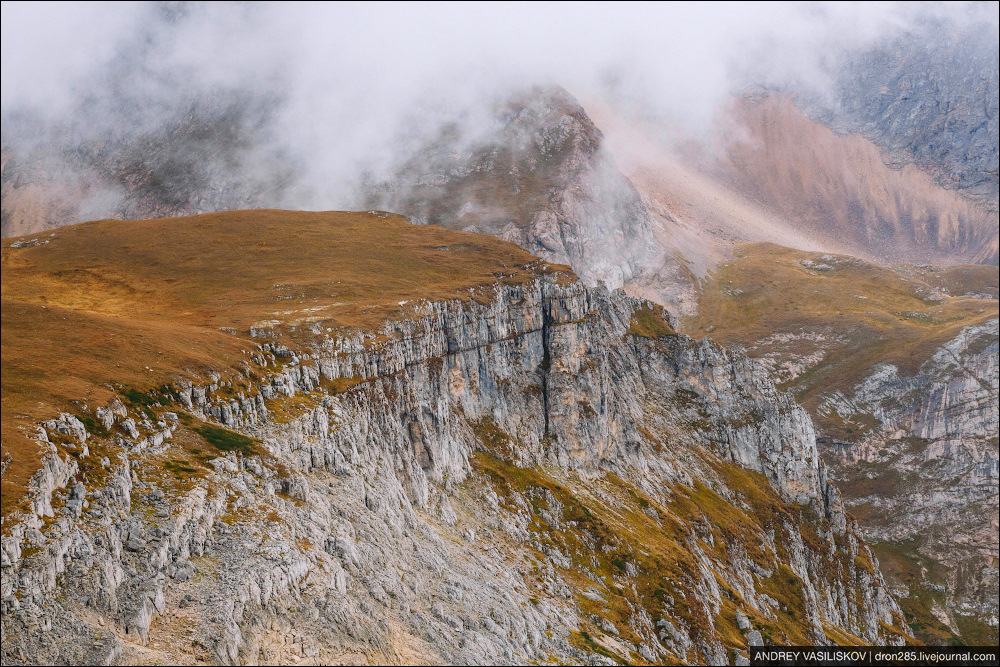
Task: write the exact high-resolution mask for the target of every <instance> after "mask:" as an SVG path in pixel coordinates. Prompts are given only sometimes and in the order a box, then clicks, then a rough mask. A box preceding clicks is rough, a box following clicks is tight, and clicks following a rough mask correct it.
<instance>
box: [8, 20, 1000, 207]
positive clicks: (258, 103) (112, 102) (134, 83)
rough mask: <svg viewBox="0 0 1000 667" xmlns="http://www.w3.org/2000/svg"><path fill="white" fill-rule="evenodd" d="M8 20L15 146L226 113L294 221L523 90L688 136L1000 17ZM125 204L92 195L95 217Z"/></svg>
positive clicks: (340, 201) (149, 129)
mask: <svg viewBox="0 0 1000 667" xmlns="http://www.w3.org/2000/svg"><path fill="white" fill-rule="evenodd" d="M2 13H3V15H2V114H3V144H4V149H5V152H14V153H18V154H29V153H30V152H31V150H32V148H33V147H37V146H39V145H41V146H49V145H61V146H63V147H65V146H66V145H74V146H75V145H79V144H81V143H84V142H86V141H89V140H97V141H101V142H107V141H118V142H128V141H130V140H131V139H132V138H134V137H137V136H140V135H143V134H149V133H155V132H156V131H158V128H166V127H176V126H177V125H178V123H183V122H186V121H185V119H188V120H189V119H190V118H191V117H194V116H198V115H199V114H201V115H208V116H212V115H213V114H216V115H218V114H223V115H225V114H229V116H227V118H229V121H227V122H230V121H231V122H233V123H236V127H238V128H241V130H240V131H245V132H247V133H248V136H250V137H251V139H250V140H249V141H248V142H244V143H245V144H246V145H243V144H241V145H240V149H239V155H237V156H236V157H233V156H232V155H228V154H227V156H225V159H226V160H229V161H230V162H231V161H232V160H237V161H239V162H240V163H241V164H242V165H243V168H244V169H249V170H251V171H253V172H257V173H259V175H260V179H261V183H263V182H265V181H267V180H268V179H269V178H270V177H271V175H270V174H268V173H265V172H269V171H270V170H273V169H282V170H285V173H286V176H285V177H284V178H285V181H287V182H289V183H290V185H289V187H288V188H286V189H285V190H283V193H284V194H282V201H281V202H280V203H281V204H282V205H285V206H288V207H301V208H339V207H343V206H346V205H349V204H350V201H349V200H350V193H351V185H350V184H351V183H352V182H353V181H354V180H356V179H357V177H358V175H359V174H360V173H362V171H367V172H370V173H375V174H386V173H389V172H390V171H391V170H392V168H393V166H394V165H396V164H398V163H399V162H400V161H401V160H405V159H406V158H407V157H409V156H410V154H411V151H412V150H413V148H414V147H415V146H416V145H417V144H418V143H419V142H421V141H423V140H424V138H425V137H427V136H428V135H429V134H430V133H432V132H433V131H434V130H435V129H436V128H438V127H440V126H441V124H442V123H444V122H447V121H453V122H454V121H457V122H460V123H461V125H462V127H463V133H464V136H466V137H468V138H470V139H474V138H475V137H476V136H477V134H478V133H481V132H487V131H489V129H490V123H491V122H492V116H491V114H490V113H489V110H490V107H491V104H492V103H493V102H494V101H496V100H499V99H502V98H504V97H505V96H507V95H509V94H511V93H512V92H514V91H517V90H522V89H524V88H526V87H530V86H534V85H549V84H556V85H561V86H563V87H564V88H566V89H567V90H569V91H570V92H571V93H573V94H574V95H576V96H578V97H580V98H582V99H586V98H597V97H599V98H603V99H606V100H611V101H612V102H613V103H616V104H620V105H622V106H629V107H630V108H639V109H641V110H642V111H643V113H648V114H654V115H656V116H657V117H658V118H661V119H663V122H665V123H667V124H670V125H671V126H672V127H674V128H676V130H677V131H678V132H680V133H691V134H697V133H700V132H704V131H705V130H706V128H707V127H708V126H709V124H710V122H711V119H712V117H713V114H714V113H715V110H716V109H717V107H718V106H719V104H720V103H721V102H723V101H724V100H725V99H726V98H727V96H728V95H730V94H732V93H733V92H735V91H739V90H741V89H742V88H744V87H746V86H748V85H758V84H763V85H775V86H780V85H783V84H785V83H787V82H791V81H795V82H798V83H799V84H803V85H807V86H808V87H809V88H810V89H811V90H814V91H817V93H818V94H822V92H823V91H824V90H825V89H826V87H827V86H828V85H829V81H828V79H827V78H828V76H829V71H830V68H829V63H830V61H831V59H835V58H836V57H837V54H838V53H841V52H844V51H847V50H850V49H858V48H863V47H864V46H865V45H868V44H873V43H876V42H877V41H878V40H880V39H883V38H885V36H886V35H890V34H892V33H894V32H898V31H901V30H906V29H908V27H909V26H910V25H911V24H912V23H913V22H914V21H915V20H918V19H921V20H922V19H926V17H928V16H940V17H943V18H945V19H947V20H949V21H981V20H991V21H994V22H995V21H996V5H995V3H987V4H985V5H984V4H976V3H969V4H948V5H944V4H933V3H931V4H923V3H922V4H913V3H908V4H900V3H796V4H787V3H742V2H740V3H710V4H698V3H691V4H674V3H671V4H644V3H635V4H625V3H612V4H579V5H567V4H566V3H558V4H536V3H530V4H529V3H523V4H520V3H503V4H471V3H461V4H432V5H424V4H420V5H417V4H411V3H405V4H308V3H299V4H296V3H281V4H268V3H263V4H246V3H155V4H150V3H118V2H115V3H81V4H77V3H36V2H32V3H15V2H4V3H3V5H2ZM989 17H991V18H989ZM234 109H235V110H236V111H233V110H234ZM234 114H235V115H234ZM233 117H235V118H236V120H232V118H233ZM41 150H42V152H44V148H43V149H41ZM54 153H55V151H53V157H52V161H50V162H49V163H48V165H49V166H48V169H49V171H50V172H51V171H52V170H63V171H66V172H73V171H74V170H80V169H83V167H81V166H80V165H79V163H74V162H72V161H69V162H66V164H61V165H60V166H58V167H57V166H54V164H55V162H54V161H56V160H57V158H56V157H55V155H54ZM209 153H211V151H209ZM35 154H36V155H37V154H38V151H36V152H35ZM213 155H214V154H213ZM216 157H218V156H216ZM58 159H62V158H58ZM219 168H220V169H225V168H226V166H225V164H223V165H222V166H220V167H219ZM206 178H207V177H206ZM285 181H283V182H285ZM286 184H287V183H286ZM255 187H257V186H255ZM116 196H118V195H117V194H115V193H114V192H111V191H108V190H107V189H104V190H102V191H101V192H99V193H93V192H91V193H89V194H88V195H87V197H88V198H89V199H91V200H93V201H92V203H93V206H94V207H96V208H95V210H93V211H91V213H93V214H97V213H100V211H99V210H98V209H100V208H102V207H105V208H112V209H113V208H114V205H115V204H114V200H115V197H116Z"/></svg>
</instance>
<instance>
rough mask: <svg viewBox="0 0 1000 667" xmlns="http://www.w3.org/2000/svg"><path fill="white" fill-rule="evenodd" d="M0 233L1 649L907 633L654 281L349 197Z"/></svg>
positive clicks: (766, 392) (731, 371)
mask: <svg viewBox="0 0 1000 667" xmlns="http://www.w3.org/2000/svg"><path fill="white" fill-rule="evenodd" d="M275 229H280V230H282V233H280V234H275V233H274V230H275ZM2 252H3V255H2V259H3V333H4V336H3V355H4V360H5V361H4V367H5V368H4V378H3V382H4V391H3V401H4V406H3V407H4V410H3V422H4V423H3V427H4V433H5V437H4V441H3V444H4V452H3V459H4V476H3V479H4V488H3V491H4V507H5V515H4V518H3V530H2V561H0V566H2V568H3V573H4V576H3V579H2V586H3V590H2V604H3V611H4V613H3V616H2V619H3V620H2V624H0V628H2V632H3V644H2V649H0V650H2V652H3V658H4V662H5V663H7V662H39V663H42V662H49V661H52V660H55V659H60V660H69V661H73V662H87V663H90V662H102V663H103V662H110V661H118V660H121V661H125V662H158V661H159V662H182V661H190V660H203V661H204V660H209V661H217V662H223V663H233V662H247V661H249V662H254V661H267V662H276V661H287V660H294V659H296V658H298V659H301V658H311V659H316V660H320V661H324V662H333V661H338V660H347V659H352V656H359V655H364V656H369V657H370V658H371V659H373V660H378V661H381V662H407V663H411V662H416V661H422V660H430V661H442V662H461V663H469V662H477V661H493V662H496V661H520V660H537V659H543V658H546V659H548V658H554V659H556V660H563V661H570V662H587V661H605V660H611V661H622V660H628V661H648V662H664V661H667V662H670V661H673V662H689V661H711V662H726V661H730V660H734V659H736V658H737V657H739V656H740V655H744V656H745V650H746V647H747V646H748V645H753V644H761V643H765V642H766V643H822V644H826V643H828V642H836V643H843V644H854V643H864V642H876V643H899V642H903V641H910V640H911V638H910V636H909V634H908V631H907V630H906V629H905V627H904V618H903V614H902V610H901V609H900V608H899V607H898V605H897V603H896V601H895V599H894V598H893V595H892V593H891V592H890V591H889V589H888V588H887V587H886V584H885V582H884V581H883V579H882V576H881V574H880V573H879V569H878V565H877V562H876V560H875V559H874V557H873V556H872V554H871V552H870V550H869V549H868V547H867V545H866V544H865V542H864V541H863V540H862V539H860V537H859V534H858V530H859V529H858V526H857V524H856V523H855V521H854V520H853V519H851V518H850V517H849V516H847V515H846V514H845V513H844V512H843V506H842V502H841V500H840V496H839V493H838V491H837V489H836V488H835V487H834V486H832V485H831V484H829V482H828V481H827V472H826V467H825V466H824V465H823V463H821V461H820V458H819V455H818V451H817V449H816V440H815V437H814V432H813V428H812V425H811V421H810V419H809V417H808V415H807V414H806V412H805V411H804V410H803V409H802V408H800V407H799V406H797V405H796V404H795V403H794V401H793V400H792V399H791V397H790V396H789V395H787V394H783V393H781V392H780V391H778V390H776V388H775V386H774V384H773V383H772V382H771V380H770V379H769V378H768V375H767V372H766V371H765V369H764V367H763V366H761V365H760V364H758V363H756V362H754V361H752V360H750V359H749V358H747V357H745V356H743V355H741V354H739V353H732V352H727V351H726V350H724V349H723V348H720V347H719V346H717V345H715V344H712V343H710V342H707V341H702V342H697V341H694V340H692V339H690V338H687V337H686V336H683V335H679V334H677V333H675V332H674V330H673V329H672V328H671V326H670V324H669V322H668V319H667V318H666V316H665V313H664V312H663V311H662V309H660V308H659V307H658V306H656V305H654V304H651V303H649V302H646V301H643V300H639V299H635V298H631V297H628V296H626V295H624V294H623V293H622V292H620V291H616V292H610V291H608V290H607V289H606V288H604V287H600V286H598V287H595V288H590V287H587V286H585V285H584V284H583V283H581V282H580V281H579V280H578V279H577V278H576V276H575V275H574V274H573V273H572V272H571V271H570V270H569V269H568V268H566V267H560V266H557V265H551V264H547V263H545V262H542V261H539V260H537V259H536V258H534V257H532V256H531V255H529V254H528V253H526V252H525V251H523V250H521V249H520V248H518V247H516V246H514V245H513V244H509V243H505V242H502V241H499V240H496V239H494V238H491V237H489V236H484V235H478V234H469V233H462V232H456V231H451V230H447V229H443V228H441V227H437V226H433V225H424V226H414V225H410V224H408V223H406V221H404V220H403V219H402V218H400V217H399V216H396V215H391V214H386V213H380V212H376V211H370V212H367V213H301V212H283V211H242V212H232V213H223V214H213V215H203V216H194V217H187V218H174V219H169V220H151V221H136V222H123V221H100V222H92V223H86V224H81V225H74V226H70V227H65V228H61V229H60V230H58V231H57V232H55V233H54V234H53V233H48V232H47V233H44V234H39V235H34V236H29V237H22V238H19V239H17V240H15V241H10V240H8V241H5V242H4V244H3V251H2ZM443 257H447V258H448V261H447V262H442V261H441V259H442V258H443ZM27 331H32V332H34V335H31V336H28V335H24V334H25V332H27ZM42 334H44V335H42ZM8 434H17V435H18V437H16V438H15V437H13V436H8ZM7 508H12V510H11V509H7Z"/></svg>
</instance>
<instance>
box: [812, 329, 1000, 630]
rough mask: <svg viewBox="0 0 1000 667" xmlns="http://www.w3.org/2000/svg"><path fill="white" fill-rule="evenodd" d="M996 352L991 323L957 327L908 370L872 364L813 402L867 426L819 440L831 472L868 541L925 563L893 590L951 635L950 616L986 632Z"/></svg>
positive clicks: (994, 506) (991, 580) (992, 571)
mask: <svg viewBox="0 0 1000 667" xmlns="http://www.w3.org/2000/svg"><path fill="white" fill-rule="evenodd" d="M997 355H998V350H997V320H995V319H994V320H990V321H988V322H987V323H985V324H983V325H979V326H971V327H967V328H966V329H964V330H963V331H962V332H961V333H960V334H959V335H958V336H957V337H956V338H955V339H954V340H952V341H950V342H949V343H947V344H946V345H944V346H942V347H940V348H938V349H937V350H936V351H935V352H934V354H933V356H931V358H930V359H929V360H928V361H927V362H925V363H924V364H923V365H922V366H921V367H920V370H919V372H918V373H917V374H916V375H914V376H912V377H908V376H906V375H902V374H900V372H899V370H898V369H897V368H896V367H894V366H891V365H882V366H880V367H879V368H877V369H876V370H875V371H874V372H873V373H872V374H871V375H869V376H868V377H867V378H866V379H865V380H864V381H862V382H861V383H860V384H859V385H858V386H857V387H855V388H854V390H853V391H852V392H850V393H849V394H845V393H842V392H836V393H835V394H833V395H831V396H829V397H828V398H827V399H826V400H825V401H824V403H823V404H822V406H821V407H820V410H821V412H825V413H827V414H828V415H831V416H834V417H836V418H840V419H846V420H848V421H850V420H852V419H855V420H856V419H857V417H858V416H859V415H870V416H873V417H875V419H876V420H877V421H876V422H875V423H874V424H873V425H872V426H871V427H870V429H869V432H868V433H866V434H865V435H864V436H863V437H859V438H857V439H855V440H853V441H851V442H846V441H843V440H832V441H829V442H828V443H827V446H828V448H829V451H830V453H831V454H832V456H831V457H830V459H831V462H832V469H833V471H834V472H833V474H834V475H835V476H836V477H837V479H838V480H841V484H842V485H843V486H844V489H845V495H846V496H847V498H848V499H849V500H848V506H849V507H851V508H852V511H854V512H856V513H858V514H859V516H861V517H862V525H863V526H864V528H863V532H864V533H865V535H866V537H867V538H868V539H869V540H872V541H875V542H878V543H883V544H884V545H885V546H884V548H885V549H895V550H897V551H902V552H905V553H907V558H908V559H909V560H912V561H919V560H925V559H926V560H927V561H928V562H929V563H932V564H933V566H931V567H922V568H919V571H920V572H921V575H920V576H919V577H917V578H916V580H915V581H904V580H903V579H902V578H901V579H900V582H899V584H898V588H899V590H900V593H901V595H902V596H903V597H907V596H911V595H912V596H917V595H919V594H922V593H926V592H927V591H930V593H931V594H932V595H933V597H934V599H935V600H936V601H937V603H938V604H939V605H940V606H941V608H942V612H941V613H939V614H937V615H938V616H940V617H942V618H945V619H946V622H945V625H947V626H949V627H950V628H952V629H953V631H957V633H958V634H961V632H960V630H959V627H958V625H957V623H956V621H955V619H954V618H953V617H951V616H952V615H953V614H962V615H966V616H972V617H975V618H978V619H980V620H982V621H984V622H986V623H987V624H989V625H991V626H993V627H996V625H997V614H998V611H997V597H998V591H997V563H998V558H1000V553H998V543H997V535H998V525H1000V514H998V476H1000V475H998V451H997V436H998V423H997V419H998V413H1000V403H998V385H997V377H998V368H997ZM904 545H909V546H905V548H904Z"/></svg>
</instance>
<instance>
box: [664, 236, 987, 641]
mask: <svg viewBox="0 0 1000 667" xmlns="http://www.w3.org/2000/svg"><path fill="white" fill-rule="evenodd" d="M740 254H741V255H742V256H741V257H739V258H737V259H735V260H733V261H732V262H729V263H726V264H723V265H721V266H720V269H719V271H718V273H717V274H716V276H715V277H714V279H713V280H712V281H709V282H708V283H706V284H705V287H704V293H703V298H702V302H701V311H700V313H699V316H698V318H691V319H688V320H685V321H684V323H683V324H684V327H685V328H687V330H689V331H691V332H692V333H694V334H697V335H711V336H712V337H714V338H716V339H717V340H719V341H721V342H724V343H725V344H726V345H732V346H741V347H742V348H743V350H745V352H746V353H747V354H748V355H750V356H752V357H754V358H757V359H759V360H760V361H761V363H763V364H764V365H765V366H767V368H768V369H769V371H770V372H771V373H772V377H774V378H775V380H776V381H777V382H779V383H780V384H779V386H781V387H783V388H787V389H789V390H791V391H792V392H793V393H794V394H795V395H796V397H797V399H798V400H799V401H801V402H802V404H803V405H804V406H805V407H806V408H807V410H809V411H810V413H811V415H812V416H813V418H814V421H815V422H816V424H817V431H818V433H819V436H818V439H819V442H820V451H821V453H822V455H823V456H824V458H825V460H826V461H827V462H828V463H829V464H830V465H831V470H832V473H831V475H832V476H833V477H834V478H836V479H837V480H838V483H839V485H840V488H841V489H842V491H843V493H844V497H845V503H846V504H847V506H848V507H849V508H850V511H851V512H852V513H853V514H854V515H855V516H856V517H858V520H859V521H860V524H861V525H862V526H863V528H862V531H863V532H864V533H865V535H866V536H867V538H868V539H869V541H870V542H871V543H872V544H873V545H874V548H875V550H876V551H877V552H878V553H879V554H880V563H881V564H882V567H883V572H884V573H885V575H886V576H887V577H888V578H889V580H890V581H891V582H892V583H893V586H894V590H895V591H896V592H897V593H898V594H899V595H900V597H901V600H902V605H903V608H904V611H905V612H906V614H907V621H908V623H909V624H910V626H911V627H912V628H913V629H914V632H915V633H916V634H917V635H918V636H919V637H920V638H922V639H924V640H925V641H929V642H934V643H944V642H949V641H952V642H955V641H962V642H966V643H986V644H988V643H991V642H995V641H996V639H995V638H996V627H997V621H996V616H997V611H996V609H997V590H996V586H995V584H994V583H993V581H994V580H995V579H996V565H997V558H998V552H997V540H996V535H997V529H996V524H997V521H998V514H997V512H998V510H997V506H998V505H997V502H998V501H997V488H998V480H997V473H996V469H997V463H996V460H997V436H998V429H997V411H998V405H997V387H996V381H997V380H996V376H997V370H996V369H997V315H998V312H997V300H996V297H997V274H996V269H995V268H993V267H988V266H968V267H950V268H942V267H906V266H897V267H894V268H893V269H886V268H882V267H875V266H872V265H869V264H866V263H864V262H861V261H860V260H857V259H853V258H848V257H844V256H835V255H829V254H819V253H797V252H794V251H791V250H788V249H782V248H777V247H775V246H762V245H748V246H745V247H744V248H743V249H742V250H741V253H740ZM872 285H878V289H877V290H876V289H873V288H872V287H871V286H872Z"/></svg>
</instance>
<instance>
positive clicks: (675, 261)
mask: <svg viewBox="0 0 1000 667" xmlns="http://www.w3.org/2000/svg"><path fill="white" fill-rule="evenodd" d="M490 115H492V119H491V120H492V125H491V129H490V130H489V131H487V132H482V131H481V130H475V129H473V130H468V129H464V130H463V128H461V127H448V128H445V129H444V130H443V131H442V133H441V136H439V137H437V138H435V140H434V141H431V142H429V143H428V144H427V146H426V147H424V148H423V149H422V150H420V151H418V152H417V154H416V155H415V156H414V157H413V158H412V159H411V160H409V161H408V162H407V163H406V164H405V165H404V166H403V167H402V168H401V169H400V170H399V172H398V173H397V175H396V176H395V178H393V179H392V180H391V181H389V182H385V183H378V184H371V185H370V186H369V187H368V189H367V192H366V196H367V199H366V200H365V205H366V206H370V207H374V208H383V209H385V210H391V211H398V212H400V213H403V214H404V215H407V216H410V217H411V218H412V219H413V220H414V221H416V222H420V223H425V224H426V223H431V224H439V225H443V226H446V227H449V228H452V229H461V230H465V231H474V232H482V233H486V234H492V235H494V236H497V237H499V238H502V239H504V240H506V241H512V242H514V243H517V244H518V245H520V246H521V247H522V248H525V249H526V250H528V251H529V252H532V253H535V254H537V255H539V256H541V257H544V258H545V259H546V260H548V261H552V262H556V263H559V264H569V265H571V266H572V267H573V268H574V270H575V271H576V272H577V273H578V274H579V275H580V277H581V278H582V279H583V280H584V282H586V283H587V284H591V285H593V284H596V283H597V282H598V281H601V282H604V283H605V284H607V285H608V286H609V287H611V288H617V287H625V288H626V290H627V291H628V292H629V293H630V294H633V295H640V296H644V297H646V298H650V299H653V300H655V301H657V302H658V303H661V304H663V305H668V306H670V307H671V308H672V309H675V310H677V311H678V312H683V313H688V312H692V309H693V308H694V307H695V306H694V292H693V279H692V275H691V272H690V271H689V270H688V268H687V264H686V261H685V260H683V259H682V258H681V257H680V256H679V254H678V253H676V252H674V251H673V250H674V249H673V248H671V247H670V246H669V244H668V243H666V242H665V239H663V238H662V235H661V234H659V233H658V230H659V228H660V223H659V221H658V216H657V214H656V213H655V212H653V211H651V210H650V208H649V203H650V202H648V200H645V199H644V198H643V197H642V196H641V195H640V193H639V192H638V191H637V190H636V188H635V187H634V186H633V185H632V183H631V182H630V181H629V179H628V178H626V177H625V176H624V175H623V174H622V173H621V172H620V171H619V169H618V167H617V165H616V163H615V160H614V157H613V156H612V154H611V153H610V152H609V151H608V150H607V148H606V146H605V145H604V137H603V135H602V134H601V131H600V130H599V129H598V128H597V127H596V126H595V125H594V123H593V121H592V120H591V119H590V117H589V116H588V115H587V113H586V111H584V109H583V107H581V106H580V104H579V103H578V102H577V101H576V100H575V99H574V98H573V97H572V96H571V95H569V94H568V93H566V91H564V90H562V89H560V88H536V89H533V90H530V91H527V92H525V93H523V94H520V95H515V96H513V97H512V98H510V99H508V100H506V101H504V102H502V103H500V104H498V105H496V107H495V108H494V109H493V110H492V113H491V114H490Z"/></svg>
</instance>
